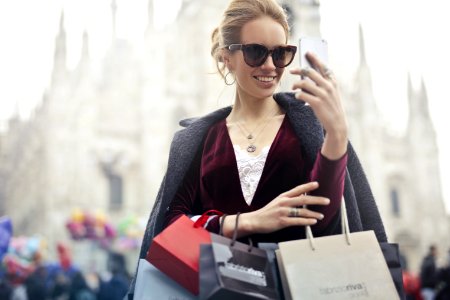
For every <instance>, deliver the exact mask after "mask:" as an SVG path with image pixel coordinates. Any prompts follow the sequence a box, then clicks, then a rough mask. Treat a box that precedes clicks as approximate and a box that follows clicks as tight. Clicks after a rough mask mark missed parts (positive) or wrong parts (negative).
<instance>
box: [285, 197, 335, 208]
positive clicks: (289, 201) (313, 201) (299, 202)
mask: <svg viewBox="0 0 450 300" xmlns="http://www.w3.org/2000/svg"><path fill="white" fill-rule="evenodd" d="M328 204H330V199H328V198H325V197H319V196H310V195H301V196H297V197H292V198H285V200H284V201H283V204H282V205H285V206H289V207H296V206H303V205H328Z"/></svg>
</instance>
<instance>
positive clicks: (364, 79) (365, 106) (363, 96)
mask: <svg viewBox="0 0 450 300" xmlns="http://www.w3.org/2000/svg"><path fill="white" fill-rule="evenodd" d="M359 57H360V59H359V66H358V69H357V71H356V78H355V82H356V94H357V95H358V96H357V98H356V99H359V101H360V102H361V105H362V107H361V109H362V111H366V112H367V113H368V114H369V115H372V116H375V113H376V104H375V99H374V96H373V87H372V76H371V73H370V69H369V66H368V64H367V60H366V47H365V43H364V32H363V29H362V26H361V24H360V25H359Z"/></svg>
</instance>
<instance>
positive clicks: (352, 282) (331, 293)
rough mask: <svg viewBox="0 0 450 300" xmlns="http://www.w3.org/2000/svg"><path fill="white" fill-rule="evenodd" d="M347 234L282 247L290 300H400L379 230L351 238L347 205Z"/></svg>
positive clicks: (281, 259) (280, 252)
mask: <svg viewBox="0 0 450 300" xmlns="http://www.w3.org/2000/svg"><path fill="white" fill-rule="evenodd" d="M341 218H342V227H343V231H342V232H344V233H343V234H340V235H333V236H325V237H319V238H314V237H313V236H312V233H311V228H310V227H307V228H306V230H307V239H304V240H295V241H288V242H282V243H279V250H277V251H278V252H277V260H278V266H279V269H280V273H281V279H282V282H283V290H284V294H285V298H286V299H288V300H289V299H293V300H297V299H302V300H304V299H306V300H310V299H313V300H322V299H323V300H325V299H326V300H348V299H370V300H373V299H377V300H391V299H394V300H395V299H399V296H398V293H397V290H396V288H395V285H394V282H393V280H392V277H391V275H390V273H389V269H388V266H387V264H386V261H385V259H384V256H383V253H382V252H381V248H380V246H379V244H378V241H377V239H376V237H375V233H374V232H373V231H363V232H354V233H350V232H349V229H348V220H347V214H346V211H345V202H344V200H342V207H341Z"/></svg>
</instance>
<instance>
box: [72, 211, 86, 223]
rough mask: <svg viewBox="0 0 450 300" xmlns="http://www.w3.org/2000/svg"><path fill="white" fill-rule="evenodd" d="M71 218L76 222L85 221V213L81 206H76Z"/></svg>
mask: <svg viewBox="0 0 450 300" xmlns="http://www.w3.org/2000/svg"><path fill="white" fill-rule="evenodd" d="M70 218H71V220H72V221H75V222H83V221H84V213H83V211H82V210H81V209H79V208H74V209H73V211H72V214H71V217H70Z"/></svg>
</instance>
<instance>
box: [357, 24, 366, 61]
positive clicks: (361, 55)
mask: <svg viewBox="0 0 450 300" xmlns="http://www.w3.org/2000/svg"><path fill="white" fill-rule="evenodd" d="M358 29H359V64H360V65H361V66H362V65H367V60H366V44H365V43H364V34H363V30H362V26H361V24H359V27H358Z"/></svg>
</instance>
